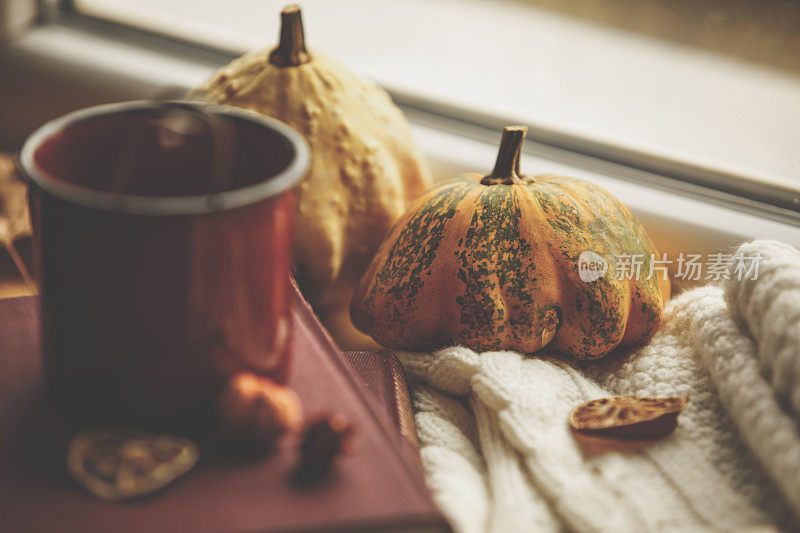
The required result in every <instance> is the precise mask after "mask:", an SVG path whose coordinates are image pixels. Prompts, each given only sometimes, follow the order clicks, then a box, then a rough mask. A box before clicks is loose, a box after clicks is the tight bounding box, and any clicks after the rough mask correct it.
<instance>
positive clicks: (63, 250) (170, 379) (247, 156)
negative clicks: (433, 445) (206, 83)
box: [20, 101, 310, 430]
mask: <svg viewBox="0 0 800 533" xmlns="http://www.w3.org/2000/svg"><path fill="white" fill-rule="evenodd" d="M309 162H310V153H309V149H308V146H307V145H306V143H305V141H304V140H303V138H302V137H301V136H300V135H299V134H298V133H297V132H295V131H294V130H292V129H291V128H290V127H289V126H287V125H285V124H283V123H282V122H279V121H277V120H274V119H270V118H267V117H264V116H261V115H258V114H255V113H252V112H249V111H245V110H242V109H237V108H232V107H224V106H212V105H206V104H199V103H187V102H147V101H141V102H127V103H120V104H111V105H103V106H98V107H92V108H89V109H84V110H81V111H77V112H74V113H70V114H68V115H66V116H64V117H62V118H59V119H57V120H54V121H52V122H49V123H47V124H45V125H43V126H42V127H40V128H39V129H38V130H37V131H36V132H34V133H33V134H32V135H31V136H30V137H29V138H28V140H27V141H26V143H25V145H24V146H23V148H22V151H21V152H20V166H21V170H22V173H23V174H24V175H25V176H26V177H27V179H28V180H29V182H30V184H31V192H30V200H31V213H32V218H33V224H34V230H35V238H34V265H35V268H34V269H35V271H36V272H37V277H38V279H39V281H40V286H41V293H42V329H43V356H44V361H43V363H44V372H45V382H46V386H47V393H48V395H49V397H50V399H51V400H52V404H53V406H54V407H55V408H56V410H57V412H58V413H59V414H60V415H62V416H63V417H64V418H65V419H66V421H68V422H70V423H72V425H76V426H97V425H114V426H120V425H127V426H139V427H156V428H158V427H165V428H169V429H171V430H176V429H179V428H183V427H187V428H189V427H197V424H198V423H202V422H203V421H204V420H207V419H209V418H210V417H211V415H212V408H213V403H212V402H213V398H214V396H215V394H216V393H217V392H218V391H219V389H220V388H221V387H222V386H223V385H224V383H225V382H226V380H227V379H228V377H230V376H231V375H232V374H234V373H236V372H239V371H244V370H247V371H253V372H256V373H259V374H262V375H266V376H270V377H273V378H275V379H277V380H279V381H282V380H284V379H285V377H286V373H287V371H288V365H289V353H290V352H289V349H290V343H291V339H290V332H291V327H290V322H289V321H290V311H289V303H288V283H289V267H290V243H291V222H292V214H293V211H294V201H293V195H292V188H293V187H294V186H295V185H296V184H297V183H298V182H299V181H300V180H301V179H302V178H303V177H304V176H305V174H306V172H307V171H308V168H309Z"/></svg>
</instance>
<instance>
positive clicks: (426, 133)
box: [0, 25, 800, 255]
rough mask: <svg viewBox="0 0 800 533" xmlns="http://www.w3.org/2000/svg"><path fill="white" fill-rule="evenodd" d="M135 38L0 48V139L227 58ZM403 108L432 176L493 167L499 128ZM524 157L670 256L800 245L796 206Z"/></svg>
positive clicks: (186, 81)
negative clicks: (591, 186) (770, 205)
mask: <svg viewBox="0 0 800 533" xmlns="http://www.w3.org/2000/svg"><path fill="white" fill-rule="evenodd" d="M139 41H141V42H139ZM139 41H137V44H136V45H135V46H134V45H132V44H129V43H126V42H125V40H124V39H123V40H119V39H117V38H116V37H115V36H113V35H111V36H102V35H96V34H92V33H89V32H86V31H83V30H81V29H75V28H70V27H66V26H59V25H51V26H43V27H39V28H36V29H33V30H32V31H30V32H29V33H27V34H26V35H25V36H23V37H22V38H20V39H18V40H17V41H16V42H15V43H13V45H12V46H11V47H9V48H6V49H2V50H0V69H2V70H3V71H5V72H15V73H16V75H15V76H14V78H13V79H11V80H8V82H7V83H3V84H0V102H2V104H0V144H2V142H3V140H4V141H5V142H6V144H10V145H12V146H13V145H18V143H19V142H20V141H21V139H22V138H24V136H25V135H26V134H27V133H28V132H29V131H31V129H32V128H33V127H35V126H36V125H38V123H40V122H42V121H44V120H47V119H49V118H52V117H53V116H56V115H59V114H62V113H64V112H66V111H68V110H70V109H75V108H77V107H83V106H86V105H92V104H96V103H102V102H108V101H115V100H122V99H136V98H146V97H150V96H153V95H154V94H156V93H158V92H159V91H162V90H163V89H164V88H165V87H169V86H172V87H176V86H177V87H191V86H194V85H196V84H197V83H199V82H200V81H201V80H203V79H205V78H206V77H207V76H208V75H209V74H210V73H211V72H212V70H213V69H214V68H216V67H217V66H219V65H221V64H222V63H224V62H225V58H224V56H219V55H214V54H204V53H199V52H197V53H196V52H194V51H192V50H191V49H185V50H183V49H180V50H183V52H182V53H177V52H175V50H164V49H162V48H161V47H160V46H148V42H147V39H140V40H139ZM12 69H13V70H12ZM4 81H5V80H4ZM409 116H410V119H411V121H412V126H413V131H414V133H415V135H416V137H417V141H418V143H419V146H420V148H421V149H422V151H423V153H424V154H425V155H426V156H427V158H428V160H429V161H430V163H431V166H432V168H433V171H434V175H435V176H436V178H439V179H442V178H446V177H448V176H451V175H453V174H456V173H459V172H462V171H465V170H469V171H473V172H480V171H483V170H488V169H489V168H490V167H491V165H492V163H493V161H494V157H495V155H496V142H497V139H498V138H499V132H495V131H488V132H487V131H485V130H480V129H479V128H469V127H465V126H463V125H459V124H455V125H454V124H453V123H451V122H447V121H442V120H441V118H440V117H437V116H435V115H428V114H425V113H421V112H418V111H415V110H411V112H410V114H409ZM523 165H524V169H525V170H526V171H527V172H529V173H532V174H536V173H545V172H546V173H556V174H564V175H571V176H576V177H579V178H586V179H590V180H591V181H594V182H595V183H597V184H599V185H601V186H603V187H605V188H606V189H607V190H609V191H610V192H612V193H613V194H614V195H615V196H617V197H618V198H619V199H620V200H621V201H622V202H623V203H625V204H626V205H627V206H628V207H629V208H631V210H632V211H634V212H635V213H636V214H637V215H638V216H639V217H640V218H641V220H642V221H643V222H644V224H645V225H646V226H647V228H648V231H649V232H650V233H651V235H652V236H653V238H654V240H655V241H656V244H657V246H658V247H659V249H661V250H662V251H664V252H666V253H668V254H670V255H672V254H677V253H679V252H692V253H702V254H706V253H709V252H712V251H719V250H725V249H727V248H729V247H731V246H733V245H735V244H736V243H738V242H741V241H744V240H750V239H754V238H773V239H779V240H782V241H785V242H788V243H790V244H792V245H795V246H800V222H798V218H797V217H795V216H794V215H793V214H787V213H783V214H782V213H781V212H779V211H777V212H776V211H763V210H761V209H759V208H758V207H751V206H748V205H746V204H747V203H746V202H745V203H744V204H742V203H736V202H734V201H732V200H734V199H733V198H732V197H727V196H725V195H719V194H717V193H715V192H714V191H709V190H707V189H704V188H702V187H693V186H686V184H685V183H681V182H677V181H675V180H672V179H669V178H667V177H664V176H658V175H653V174H648V173H646V172H643V171H641V170H637V169H634V168H630V167H626V166H624V165H619V164H615V163H611V162H608V161H603V160H599V159H596V158H592V157H589V156H583V155H579V154H575V153H572V152H567V151H563V150H558V149H554V148H552V147H549V146H546V145H541V144H538V143H536V142H528V143H527V149H526V155H525V157H524V159H523Z"/></svg>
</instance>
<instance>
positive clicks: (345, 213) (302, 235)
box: [189, 6, 431, 306]
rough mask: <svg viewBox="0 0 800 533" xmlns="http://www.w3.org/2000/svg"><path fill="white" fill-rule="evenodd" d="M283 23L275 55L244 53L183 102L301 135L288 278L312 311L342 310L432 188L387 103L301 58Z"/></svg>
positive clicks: (329, 66)
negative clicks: (397, 224)
mask: <svg viewBox="0 0 800 533" xmlns="http://www.w3.org/2000/svg"><path fill="white" fill-rule="evenodd" d="M281 24H282V27H281V35H280V43H279V44H278V46H277V47H276V48H274V49H273V50H271V51H270V50H259V51H255V52H251V53H248V54H245V55H244V56H242V57H241V58H239V59H236V60H235V61H233V62H232V63H231V64H229V65H228V66H226V67H224V68H223V69H221V70H220V71H219V72H217V73H216V74H215V75H214V76H213V77H212V78H211V79H210V80H208V81H207V82H206V83H204V84H203V85H202V86H201V87H199V88H197V89H195V90H194V91H192V92H191V93H190V95H189V96H190V97H192V98H200V99H204V100H210V101H213V102H215V103H221V104H227V105H232V106H236V107H242V108H245V109H250V110H254V111H258V112H260V113H263V114H265V115H269V116H271V117H275V118H277V119H279V120H282V121H283V122H286V123H287V124H289V125H290V126H292V127H294V128H295V129H296V130H298V131H299V132H300V133H302V134H303V135H304V136H305V138H306V140H307V141H308V143H309V145H310V146H311V150H312V153H313V162H312V166H311V171H310V173H309V175H308V177H307V178H306V179H305V180H304V181H303V182H302V184H301V185H300V186H299V187H298V188H297V190H296V194H297V216H296V219H295V231H294V245H293V256H294V263H295V272H296V276H297V280H298V282H299V284H300V286H301V287H302V289H303V292H304V293H305V295H306V297H307V298H309V300H311V302H312V303H313V304H315V305H320V306H324V305H330V304H337V303H338V304H342V303H345V304H346V302H348V301H349V299H350V296H351V295H352V290H353V288H354V287H355V285H356V283H357V282H358V279H359V278H360V276H361V275H362V274H363V272H364V270H366V267H367V265H368V264H369V262H370V260H371V259H372V257H373V256H374V254H375V251H376V250H377V249H378V246H379V245H380V243H381V241H382V240H383V238H384V237H385V236H386V234H387V233H388V232H389V229H390V228H391V226H392V224H393V223H394V221H395V220H396V219H397V218H398V217H399V216H400V215H401V214H402V213H403V212H404V211H405V209H406V207H407V206H408V204H409V203H410V202H411V201H412V200H414V199H416V198H417V197H419V196H420V195H421V194H422V193H423V192H425V190H427V189H428V188H429V187H430V186H431V180H430V177H429V173H428V170H427V168H426V167H425V165H424V164H423V162H422V160H421V159H420V157H419V155H418V153H417V151H416V148H415V146H414V144H413V141H412V139H411V134H410V131H409V127H408V123H407V121H406V119H405V117H404V115H403V113H402V112H401V111H400V109H398V108H397V107H396V106H395V105H394V104H393V103H392V101H391V98H390V97H389V95H388V94H386V92H385V91H383V90H382V89H381V88H379V87H378V86H376V85H375V84H373V83H371V82H370V81H368V80H365V79H364V78H362V77H360V76H358V75H356V74H354V73H352V72H350V71H349V70H347V69H346V68H345V67H343V66H342V65H340V64H339V63H337V62H335V61H333V60H331V59H329V58H327V57H325V56H324V55H322V54H320V53H319V52H317V51H314V52H313V53H309V52H307V51H306V47H305V41H304V36H303V26H302V21H301V17H300V9H299V8H298V7H297V6H289V7H287V8H285V9H284V10H283V12H282V13H281Z"/></svg>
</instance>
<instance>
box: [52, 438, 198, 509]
mask: <svg viewBox="0 0 800 533" xmlns="http://www.w3.org/2000/svg"><path fill="white" fill-rule="evenodd" d="M199 457H200V452H199V451H198V449H197V446H195V444H194V443H193V442H192V441H190V440H188V439H184V438H180V437H173V436H170V435H152V434H147V433H143V432H137V431H126V430H113V431H112V430H103V429H99V430H92V431H84V432H82V433H78V434H77V435H75V437H73V439H72V441H71V442H70V445H69V450H68V452H67V469H68V470H69V472H70V474H71V475H72V477H73V479H75V481H77V482H78V483H79V484H81V485H83V486H84V487H85V488H86V489H87V490H88V491H89V492H91V493H92V494H94V495H95V496H97V497H98V498H101V499H103V500H111V501H113V500H122V499H126V498H133V497H136V496H142V495H145V494H149V493H151V492H154V491H156V490H158V489H160V488H162V487H164V486H166V485H168V484H169V483H170V482H171V481H173V480H174V479H176V478H177V477H179V476H181V475H183V474H185V473H186V472H188V471H189V470H191V469H192V467H193V466H194V465H195V464H196V463H197V459H198V458H199Z"/></svg>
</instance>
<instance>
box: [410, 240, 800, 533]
mask: <svg viewBox="0 0 800 533" xmlns="http://www.w3.org/2000/svg"><path fill="white" fill-rule="evenodd" d="M737 253H741V254H747V255H748V256H752V255H753V254H760V255H761V260H760V262H759V270H760V271H759V274H758V277H757V279H756V280H744V281H738V280H736V279H735V277H733V276H732V278H733V279H730V280H728V281H726V282H725V283H723V284H722V285H721V286H707V287H702V288H699V289H695V290H692V291H689V292H686V293H684V294H682V295H681V296H678V297H677V298H675V299H674V300H672V301H671V302H670V303H669V304H668V306H667V308H666V310H665V313H664V321H663V325H662V327H661V329H660V330H659V332H658V333H657V334H656V336H655V337H654V338H653V339H652V341H651V342H650V344H648V345H647V346H644V347H642V348H640V349H638V350H636V351H635V352H632V353H628V354H617V355H612V356H609V357H608V358H606V359H604V360H603V361H601V362H599V363H591V364H589V363H587V364H584V365H582V366H581V367H578V366H576V365H575V364H574V363H571V362H568V361H566V360H565V359H561V358H557V357H552V356H540V357H530V358H526V357H523V356H521V355H519V354H515V353H510V352H487V353H483V354H478V353H475V352H473V351H472V350H469V349H466V348H463V347H453V348H447V349H444V350H441V351H438V352H436V353H434V354H432V355H431V354H410V353H406V354H400V355H401V359H402V360H403V362H404V365H405V368H406V370H407V372H408V373H409V376H410V377H411V379H412V387H413V402H414V407H415V411H416V422H417V430H418V433H419V439H420V443H421V453H422V460H423V463H424V465H425V469H426V476H427V482H428V485H429V486H430V488H431V490H432V492H433V494H434V497H435V498H436V500H437V502H438V504H439V505H440V507H441V508H442V510H443V512H444V513H445V514H446V515H447V516H448V518H449V519H450V521H451V523H452V525H453V527H454V528H455V529H456V531H458V532H483V531H491V532H515V531H561V530H574V531H580V532H583V531H614V532H617V531H632V532H633V531H635V532H646V531H671V530H675V531H687V530H688V531H696V530H703V529H706V528H709V529H715V530H737V531H738V530H742V529H744V528H747V527H750V526H756V525H773V526H778V527H781V528H787V529H794V528H798V526H800V521H798V518H797V517H798V516H800V433H798V420H799V419H800V252H798V251H797V250H795V249H794V248H792V247H790V246H786V245H783V244H780V243H777V242H773V241H754V242H752V243H748V244H745V245H742V246H741V247H740V248H739V250H738V251H737ZM616 394H642V395H654V396H667V395H684V394H688V395H690V396H691V403H690V404H689V406H688V407H687V408H686V410H685V411H684V413H683V414H682V415H681V416H680V419H679V420H680V424H679V427H678V429H677V430H676V431H675V432H674V433H673V434H672V435H670V436H669V437H667V438H666V439H663V440H661V441H659V442H657V443H653V444H650V445H646V446H641V445H638V446H631V445H628V446H625V447H621V446H612V447H606V448H605V449H602V447H601V449H596V448H597V447H595V448H591V447H586V446H582V445H581V444H580V443H579V442H578V441H577V440H576V439H575V437H574V436H573V434H572V433H571V432H570V430H569V428H568V426H567V415H568V413H569V412H570V411H571V410H572V408H573V407H575V406H576V405H578V404H580V403H583V402H584V401H586V400H590V399H593V398H599V397H603V396H608V395H616Z"/></svg>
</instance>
